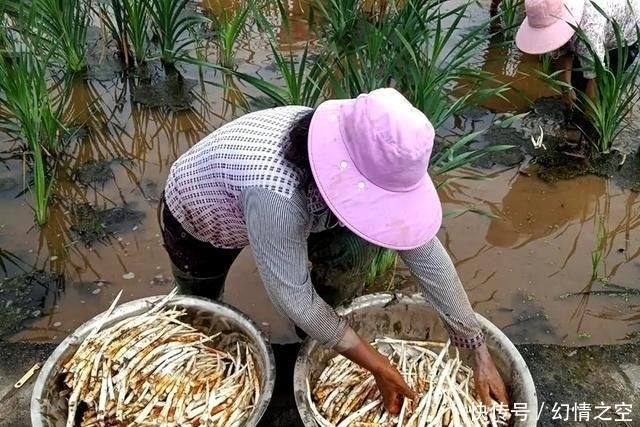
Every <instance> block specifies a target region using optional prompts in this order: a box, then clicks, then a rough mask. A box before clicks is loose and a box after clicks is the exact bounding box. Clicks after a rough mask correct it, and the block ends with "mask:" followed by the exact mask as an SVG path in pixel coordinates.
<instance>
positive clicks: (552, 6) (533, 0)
mask: <svg viewBox="0 0 640 427" xmlns="http://www.w3.org/2000/svg"><path fill="white" fill-rule="evenodd" d="M584 7H585V0H564V1H563V0H525V2H524V8H525V13H526V17H525V18H524V21H523V22H522V24H521V25H520V28H519V29H518V32H517V34H516V45H517V46H518V49H520V50H521V51H523V52H525V53H529V54H532V55H541V54H543V53H548V52H551V51H554V50H556V49H559V48H560V47H562V46H563V45H564V44H565V43H566V42H568V41H569V40H570V39H571V37H573V35H574V34H575V30H574V29H573V28H572V26H576V27H577V26H578V24H579V23H580V20H581V19H582V14H583V13H584Z"/></svg>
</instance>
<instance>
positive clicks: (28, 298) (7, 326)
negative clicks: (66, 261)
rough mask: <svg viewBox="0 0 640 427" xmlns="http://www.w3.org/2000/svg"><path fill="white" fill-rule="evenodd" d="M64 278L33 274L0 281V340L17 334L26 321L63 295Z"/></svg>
mask: <svg viewBox="0 0 640 427" xmlns="http://www.w3.org/2000/svg"><path fill="white" fill-rule="evenodd" d="M63 280H64V279H63V277H62V276H61V275H59V274H56V273H52V272H47V271H41V270H34V271H29V272H25V273H22V274H16V275H11V276H7V277H5V278H3V279H1V280H0V308H1V309H0V336H6V335H8V334H11V333H14V332H17V331H18V330H20V328H21V327H22V325H23V322H25V321H27V320H28V319H34V318H38V317H40V316H41V315H42V314H43V313H46V312H47V311H50V310H51V309H52V308H53V305H54V304H55V297H56V294H58V293H59V292H62V290H63V289H62V288H61V287H62V281H63Z"/></svg>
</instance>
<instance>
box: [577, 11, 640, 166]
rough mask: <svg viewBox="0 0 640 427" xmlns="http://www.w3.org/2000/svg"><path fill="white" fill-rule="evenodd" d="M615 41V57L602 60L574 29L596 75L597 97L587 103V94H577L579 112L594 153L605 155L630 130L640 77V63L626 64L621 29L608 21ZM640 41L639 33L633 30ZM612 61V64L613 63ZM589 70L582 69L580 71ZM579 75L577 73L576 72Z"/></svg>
mask: <svg viewBox="0 0 640 427" xmlns="http://www.w3.org/2000/svg"><path fill="white" fill-rule="evenodd" d="M594 7H595V8H596V9H598V11H599V12H600V13H601V14H603V15H605V16H606V14H605V12H604V11H603V10H602V9H601V8H600V7H599V6H598V5H597V4H594ZM607 20H608V21H609V23H610V25H611V27H612V29H613V33H614V35H615V38H616V45H617V46H618V48H617V55H616V58H612V57H611V55H610V52H609V51H607V52H605V58H604V60H602V59H601V58H600V57H599V56H598V55H597V54H596V52H595V49H594V47H593V45H592V44H591V42H590V40H589V39H588V38H587V36H586V35H585V34H584V32H583V31H582V30H581V29H580V28H577V29H576V34H577V36H578V37H579V39H580V40H581V41H582V42H583V43H584V44H585V45H586V46H587V47H588V49H589V51H590V54H591V58H590V59H591V60H592V61H591V62H592V64H593V68H592V70H593V71H594V72H595V75H596V85H597V90H596V95H595V98H594V99H590V98H589V96H587V94H586V93H584V92H582V91H578V93H577V95H578V97H579V99H580V100H581V101H582V102H581V103H580V104H581V105H582V107H581V110H582V112H583V114H584V115H585V116H586V117H587V118H588V120H589V123H590V124H591V126H592V128H593V131H594V133H595V138H594V139H593V140H592V146H593V148H594V149H595V150H596V152H597V153H600V154H608V153H609V152H610V151H611V148H612V147H613V144H614V142H615V140H616V138H617V137H618V135H619V134H620V132H622V131H623V130H624V129H625V128H626V127H628V126H629V122H628V120H627V119H628V117H629V114H630V113H631V110H632V109H633V106H634V105H635V104H636V103H637V102H638V101H639V100H640V88H639V87H638V83H637V77H638V75H639V74H640V61H637V60H635V61H634V62H633V63H631V64H627V63H626V62H627V60H628V56H629V52H630V47H629V46H628V45H627V42H626V40H625V39H624V35H623V33H622V29H621V27H620V25H619V23H617V22H616V21H615V20H612V19H611V18H610V17H607ZM636 33H637V35H638V37H639V38H640V31H638V30H636ZM614 59H615V60H614ZM586 69H589V68H588V67H583V70H586ZM578 71H580V70H578Z"/></svg>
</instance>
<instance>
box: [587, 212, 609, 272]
mask: <svg viewBox="0 0 640 427" xmlns="http://www.w3.org/2000/svg"><path fill="white" fill-rule="evenodd" d="M595 220H596V241H595V247H594V249H593V250H592V251H591V279H592V280H596V279H597V278H598V270H599V269H600V264H601V263H602V258H603V253H604V248H605V243H606V241H605V238H606V230H605V225H604V217H603V216H602V215H597V216H596V217H595Z"/></svg>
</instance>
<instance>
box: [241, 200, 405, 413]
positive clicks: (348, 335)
mask: <svg viewBox="0 0 640 427" xmlns="http://www.w3.org/2000/svg"><path fill="white" fill-rule="evenodd" d="M242 203H243V207H244V216H245V220H246V222H247V229H248V234H249V242H250V245H251V249H252V251H253V254H254V257H255V260H256V265H257V267H258V271H259V273H260V276H261V279H262V281H263V283H264V285H265V288H266V290H267V294H268V295H269V298H270V299H271V301H272V303H273V304H274V306H275V307H276V308H277V309H278V311H280V312H281V313H282V314H283V315H285V316H286V317H288V318H289V319H291V321H293V322H294V323H295V324H296V325H297V326H298V327H299V328H300V329H302V330H303V331H304V332H306V333H307V335H308V336H309V337H310V338H312V339H315V340H317V341H318V342H319V343H320V344H322V345H324V346H327V347H330V348H333V349H334V350H335V351H337V352H338V353H340V354H342V355H344V356H345V357H347V358H348V359H350V360H351V361H353V362H354V363H357V364H358V365H360V366H362V367H363V368H365V369H367V370H368V371H369V372H371V373H372V375H373V376H374V377H375V379H376V384H377V385H378V388H379V389H380V392H381V394H382V396H383V398H384V403H385V407H386V408H387V410H389V411H390V412H393V413H397V412H398V411H399V410H400V407H401V405H402V398H401V396H402V395H405V396H407V397H411V398H413V397H415V396H414V394H413V392H412V391H411V390H410V389H409V386H408V385H407V384H406V383H405V381H404V380H403V378H402V376H401V375H400V373H399V372H398V371H397V370H396V369H395V368H393V366H392V365H391V364H390V362H389V361H388V360H387V358H386V357H384V356H383V355H382V354H380V353H379V352H378V351H377V350H375V349H374V348H373V347H372V346H371V345H370V344H369V343H368V342H366V341H364V340H363V339H362V338H361V337H360V336H358V334H356V332H355V331H353V329H351V328H350V327H349V325H348V324H347V322H346V320H345V319H342V318H340V317H339V316H338V315H337V313H336V312H335V310H334V309H333V308H332V307H331V306H329V305H328V304H327V303H326V302H325V301H324V300H323V299H322V298H321V297H320V296H319V295H318V293H317V292H316V290H315V288H314V286H313V284H312V283H311V276H310V274H309V269H308V264H307V260H308V255H307V236H308V235H309V229H308V227H309V226H308V224H309V223H310V221H309V220H308V219H309V217H308V215H309V214H308V212H307V202H306V199H305V198H304V197H303V196H302V194H300V193H296V194H295V195H294V196H293V197H292V198H291V199H288V198H286V197H283V196H281V195H278V194H276V193H274V192H271V191H268V190H266V189H261V188H249V189H246V190H245V191H243V195H242Z"/></svg>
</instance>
